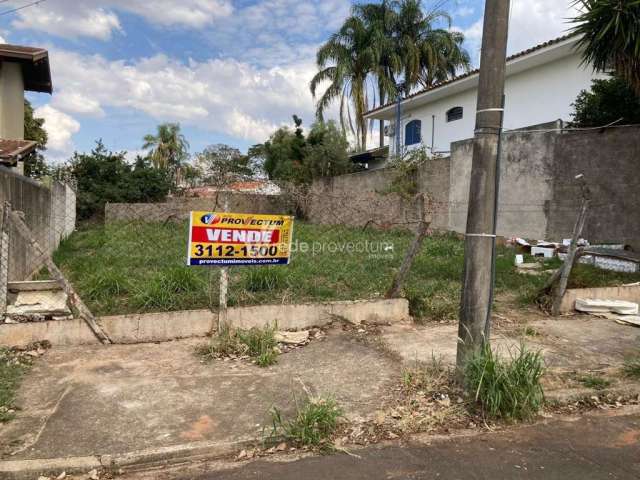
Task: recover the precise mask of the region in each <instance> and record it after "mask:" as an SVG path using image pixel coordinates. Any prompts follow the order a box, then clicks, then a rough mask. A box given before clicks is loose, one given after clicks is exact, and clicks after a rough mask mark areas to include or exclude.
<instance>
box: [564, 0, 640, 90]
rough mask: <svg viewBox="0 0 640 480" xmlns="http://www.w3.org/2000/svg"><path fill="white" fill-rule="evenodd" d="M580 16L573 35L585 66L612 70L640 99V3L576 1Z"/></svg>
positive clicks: (628, 0) (625, 0) (576, 21)
mask: <svg viewBox="0 0 640 480" xmlns="http://www.w3.org/2000/svg"><path fill="white" fill-rule="evenodd" d="M573 5H574V6H576V5H581V6H582V9H581V13H580V14H579V15H578V16H577V17H576V18H575V19H574V20H573V23H576V24H577V25H576V26H575V27H574V28H573V32H574V33H577V34H580V35H582V38H581V39H580V40H579V41H578V44H577V48H581V49H582V52H583V54H582V57H583V59H584V62H585V63H590V64H592V65H593V68H594V69H596V70H599V71H608V70H611V69H613V70H614V71H615V72H616V74H617V75H618V76H619V77H620V78H623V79H624V80H626V81H627V83H628V84H629V85H630V86H631V88H632V89H633V90H634V91H635V92H636V94H637V95H638V96H640V1H638V0H577V1H575V2H574V4H573Z"/></svg>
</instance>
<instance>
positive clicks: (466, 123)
mask: <svg viewBox="0 0 640 480" xmlns="http://www.w3.org/2000/svg"><path fill="white" fill-rule="evenodd" d="M580 62H581V60H580V56H579V54H577V53H573V54H571V55H570V56H567V57H564V58H561V59H559V60H555V61H553V62H550V63H545V64H543V65H540V66H537V67H534V68H531V69H529V70H525V71H522V72H519V73H515V74H511V75H508V76H507V78H506V81H505V103H506V105H505V118H504V128H505V129H517V128H522V127H528V126H531V125H537V124H541V123H547V122H552V121H555V120H558V119H562V120H565V121H568V120H571V112H572V110H573V109H572V107H571V104H572V103H573V102H574V101H575V99H576V97H577V95H578V93H580V91H581V90H583V89H589V88H590V87H591V80H592V79H593V78H605V77H606V75H604V74H597V73H593V71H592V69H591V68H590V67H586V68H585V67H583V66H581V65H580ZM444 88H447V87H444ZM476 102H477V88H476V87H472V88H470V89H468V90H466V91H463V92H460V93H455V94H452V95H450V96H448V97H445V98H442V99H439V100H436V101H434V102H431V103H429V104H427V105H423V106H419V107H415V108H408V109H404V110H405V111H403V115H402V122H401V125H402V127H401V136H402V138H401V144H404V127H405V125H406V124H407V123H408V122H410V121H411V120H414V119H418V120H421V121H422V144H423V145H424V146H426V147H429V148H430V147H431V146H432V145H431V132H432V115H435V142H434V146H433V147H434V150H436V151H449V149H450V144H451V142H455V141H458V140H464V139H467V138H472V137H473V130H474V126H475V111H476ZM457 106H460V107H463V108H464V115H463V117H462V119H460V120H456V121H454V122H450V123H447V121H446V112H447V110H449V109H450V108H452V107H457ZM390 144H391V152H394V151H395V145H394V144H395V137H394V138H391V139H390ZM409 148H411V147H409Z"/></svg>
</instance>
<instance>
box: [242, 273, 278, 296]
mask: <svg viewBox="0 0 640 480" xmlns="http://www.w3.org/2000/svg"><path fill="white" fill-rule="evenodd" d="M284 280H285V272H284V271H283V270H282V268H278V267H262V268H251V269H250V270H249V273H248V275H247V277H246V278H245V288H246V289H247V290H248V291H250V292H264V291H272V290H277V289H278V288H280V287H281V286H282V284H283V283H284Z"/></svg>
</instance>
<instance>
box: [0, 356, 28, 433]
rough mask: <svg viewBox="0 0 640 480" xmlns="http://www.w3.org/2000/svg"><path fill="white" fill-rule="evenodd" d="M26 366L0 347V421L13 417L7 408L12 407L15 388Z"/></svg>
mask: <svg viewBox="0 0 640 480" xmlns="http://www.w3.org/2000/svg"><path fill="white" fill-rule="evenodd" d="M28 367H29V366H28V364H27V363H26V362H25V361H23V360H22V359H19V358H17V357H15V356H14V355H12V354H11V352H10V351H9V350H8V349H6V348H2V347H0V423H4V422H8V421H9V420H11V419H12V418H13V413H9V410H11V409H12V408H13V402H14V400H15V393H16V390H17V389H18V386H19V385H20V380H21V378H22V375H23V374H24V373H25V372H26V370H27V369H28Z"/></svg>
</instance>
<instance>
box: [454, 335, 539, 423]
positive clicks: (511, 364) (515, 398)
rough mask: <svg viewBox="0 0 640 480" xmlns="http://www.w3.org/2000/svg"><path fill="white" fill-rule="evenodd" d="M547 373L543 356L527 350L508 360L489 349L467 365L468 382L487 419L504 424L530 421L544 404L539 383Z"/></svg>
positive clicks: (485, 349)
mask: <svg viewBox="0 0 640 480" xmlns="http://www.w3.org/2000/svg"><path fill="white" fill-rule="evenodd" d="M543 372H544V366H543V360H542V356H541V354H540V352H531V351H528V350H526V348H525V347H524V346H522V347H520V348H519V349H518V351H517V352H516V354H515V355H512V356H511V358H509V359H504V358H500V357H499V356H498V355H497V354H496V352H494V351H493V350H491V348H490V347H489V346H488V345H486V346H485V347H483V348H482V350H481V351H480V352H479V353H478V354H477V355H475V356H474V357H473V358H472V359H471V360H470V361H469V363H468V364H467V367H466V369H465V372H464V374H465V382H466V387H467V389H468V391H469V392H470V393H471V394H472V395H473V399H474V400H475V402H476V403H477V404H478V405H480V407H481V408H482V411H483V413H484V414H485V415H487V416H488V417H490V418H501V419H504V420H509V421H511V420H530V419H531V418H533V417H534V416H535V415H536V414H537V413H538V411H539V410H540V408H542V405H543V402H544V393H543V390H542V385H541V384H540V379H541V377H542V374H543Z"/></svg>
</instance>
